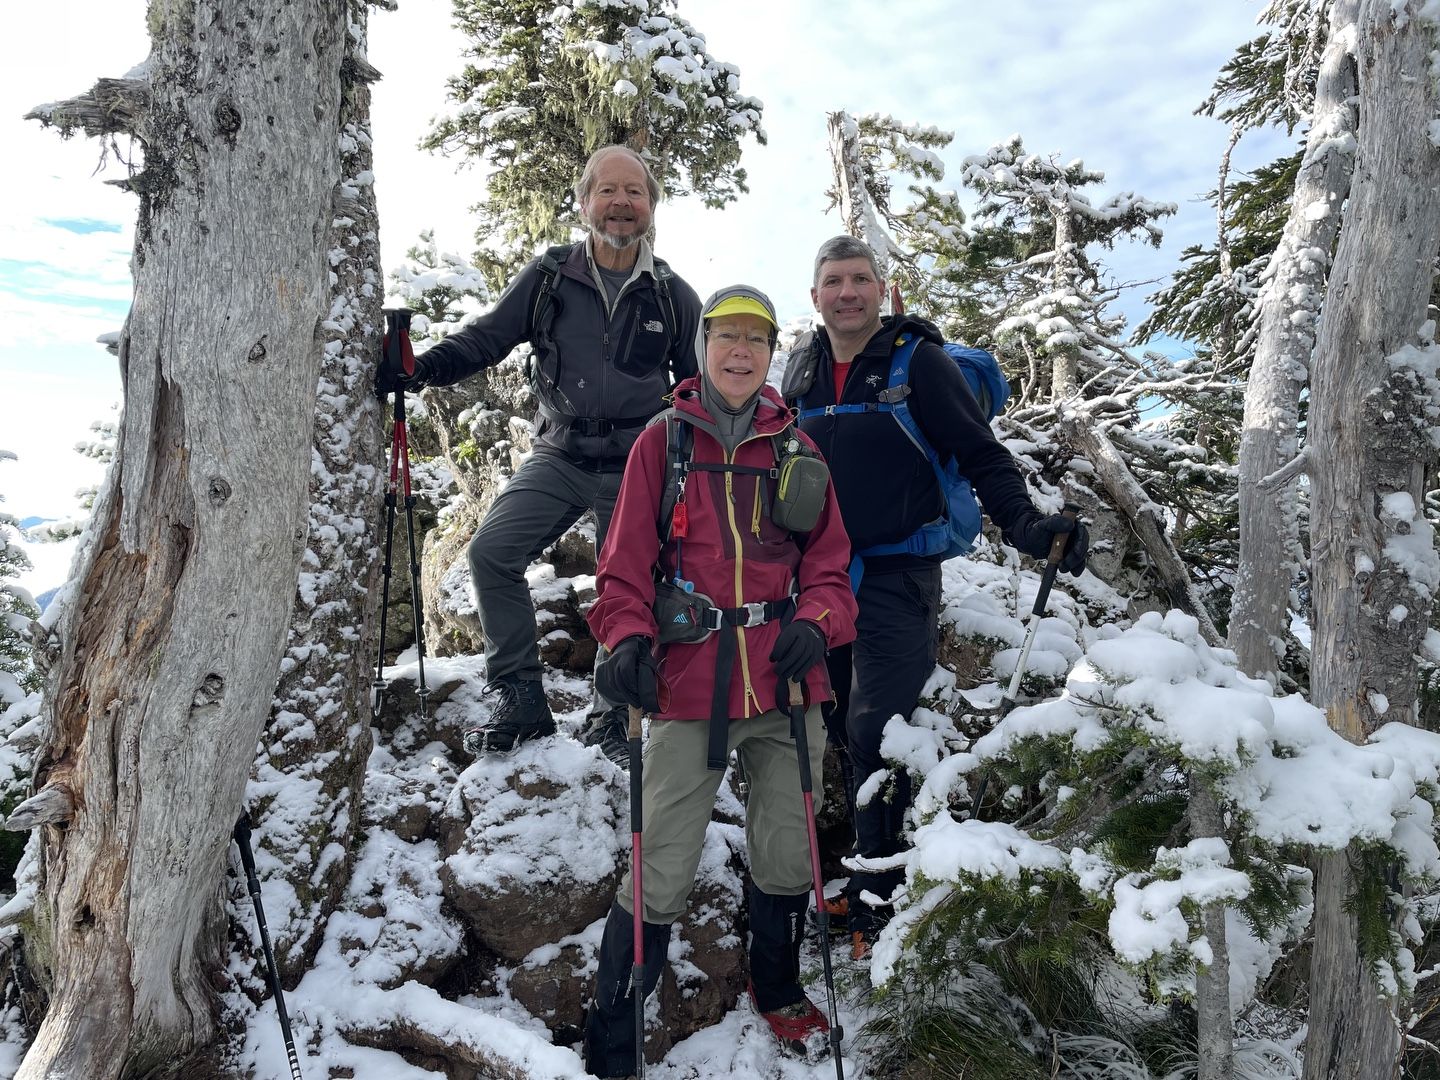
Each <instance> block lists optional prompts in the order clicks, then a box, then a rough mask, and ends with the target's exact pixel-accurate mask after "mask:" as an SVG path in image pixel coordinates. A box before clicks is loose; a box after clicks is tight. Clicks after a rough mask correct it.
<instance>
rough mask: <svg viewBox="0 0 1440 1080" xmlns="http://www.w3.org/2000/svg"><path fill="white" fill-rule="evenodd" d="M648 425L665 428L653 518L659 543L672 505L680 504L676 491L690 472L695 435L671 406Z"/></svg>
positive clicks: (667, 534)
mask: <svg viewBox="0 0 1440 1080" xmlns="http://www.w3.org/2000/svg"><path fill="white" fill-rule="evenodd" d="M650 424H651V425H653V424H664V425H665V486H664V487H663V488H661V489H660V506H659V512H658V514H657V515H656V518H655V525H656V528H657V529H658V530H659V532H660V542H661V543H662V544H663V543H664V542H665V541H666V540H668V539H669V538H670V522H671V520H672V519H673V518H674V516H675V504H676V503H677V502H679V501H680V488H681V485H682V484H683V483H684V479H685V476H686V474H687V473H688V472H689V471H690V455H691V453H692V452H693V448H694V444H695V435H694V432H692V431H691V430H690V425H689V424H688V423H685V422H684V421H683V420H682V419H681V417H680V413H679V412H677V411H676V409H675V407H674V406H673V405H672V406H671V407H670V408H668V409H665V410H663V411H661V412H659V413H656V415H655V418H654V419H653V420H651V421H650ZM647 426H650V425H647Z"/></svg>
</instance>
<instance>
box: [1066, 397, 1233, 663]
mask: <svg viewBox="0 0 1440 1080" xmlns="http://www.w3.org/2000/svg"><path fill="white" fill-rule="evenodd" d="M1057 410H1058V411H1059V414H1060V424H1059V426H1060V431H1061V432H1062V433H1063V435H1064V436H1065V438H1066V439H1067V440H1068V441H1069V442H1070V443H1072V444H1073V445H1075V446H1077V447H1079V449H1080V450H1081V452H1082V453H1084V455H1085V457H1086V458H1087V459H1089V461H1090V464H1091V465H1092V466H1094V468H1095V476H1096V478H1097V479H1098V480H1099V481H1100V483H1101V484H1102V485H1104V488H1105V490H1106V492H1107V493H1108V494H1109V496H1110V498H1111V500H1112V501H1113V503H1114V505H1115V506H1116V507H1117V508H1118V509H1119V510H1120V511H1121V512H1122V513H1123V514H1124V515H1125V517H1126V518H1128V519H1129V521H1130V524H1131V526H1132V527H1133V528H1134V530H1135V535H1136V536H1138V537H1139V538H1140V542H1141V543H1142V544H1144V545H1145V551H1146V554H1148V555H1149V556H1150V561H1151V563H1152V565H1153V566H1154V568H1155V573H1156V575H1157V576H1158V577H1159V578H1160V584H1161V586H1162V587H1163V588H1164V589H1165V591H1166V593H1167V594H1169V597H1170V603H1171V604H1172V605H1173V606H1175V607H1177V608H1179V609H1180V610H1181V611H1184V612H1185V613H1186V614H1188V615H1191V616H1193V617H1194V618H1195V619H1196V620H1197V621H1198V622H1199V624H1200V632H1201V633H1202V634H1203V635H1204V637H1205V640H1206V641H1208V642H1210V643H1211V644H1217V643H1218V642H1219V641H1220V634H1219V631H1217V630H1216V629H1215V624H1214V623H1213V622H1211V620H1210V616H1209V615H1208V614H1207V613H1206V611H1205V605H1204V604H1203V603H1201V601H1200V596H1199V593H1198V592H1197V591H1196V589H1195V583H1194V582H1193V581H1191V580H1190V574H1189V572H1188V571H1187V570H1186V569H1185V563H1184V562H1183V561H1181V558H1180V554H1179V552H1177V551H1176V550H1175V545H1174V543H1173V542H1172V541H1171V539H1170V534H1169V531H1168V530H1167V528H1166V523H1165V512H1164V510H1163V509H1162V508H1161V507H1160V506H1158V505H1156V504H1155V503H1154V502H1153V501H1152V500H1151V498H1150V496H1148V495H1146V494H1145V489H1144V488H1142V487H1141V486H1140V482H1139V481H1138V480H1136V479H1135V476H1134V474H1133V473H1131V472H1130V470H1129V468H1127V467H1126V465H1125V461H1124V459H1123V458H1121V456H1120V453H1119V451H1117V450H1116V449H1115V446H1114V444H1113V443H1111V441H1110V439H1109V438H1108V437H1107V436H1106V435H1105V433H1104V432H1103V431H1101V430H1100V427H1099V425H1098V424H1096V423H1095V420H1094V418H1093V417H1090V416H1089V415H1087V414H1086V413H1085V412H1084V411H1082V410H1077V409H1074V408H1070V407H1067V406H1066V405H1065V403H1063V402H1060V403H1057Z"/></svg>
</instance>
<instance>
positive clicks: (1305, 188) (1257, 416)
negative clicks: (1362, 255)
mask: <svg viewBox="0 0 1440 1080" xmlns="http://www.w3.org/2000/svg"><path fill="white" fill-rule="evenodd" d="M1358 7H1359V0H1336V2H1335V4H1334V6H1333V7H1332V8H1331V10H1330V39H1329V42H1328V44H1327V46H1326V49H1325V53H1324V55H1323V57H1322V59H1321V64H1320V74H1319V78H1318V80H1317V82H1316V85H1315V107H1314V110H1313V111H1312V114H1311V115H1312V119H1311V123H1310V131H1309V134H1308V136H1307V137H1306V140H1305V155H1304V157H1303V158H1302V160H1301V163H1300V175H1299V177H1298V178H1297V179H1296V182H1295V194H1294V197H1293V199H1292V200H1291V204H1290V217H1289V220H1288V221H1287V222H1286V224H1285V232H1284V234H1283V235H1282V236H1281V238H1280V246H1279V248H1278V249H1277V250H1276V252H1275V255H1274V257H1273V259H1272V260H1271V262H1270V265H1269V267H1268V268H1267V269H1266V282H1265V288H1264V292H1263V294H1262V295H1261V299H1260V308H1259V313H1258V315H1257V317H1256V323H1255V331H1254V333H1255V339H1256V340H1255V359H1254V361H1253V362H1252V363H1251V366H1250V383H1249V386H1248V387H1247V389H1246V391H1245V419H1244V427H1243V430H1242V434H1241V437H1240V469H1239V472H1240V475H1239V495H1240V563H1239V566H1238V567H1237V569H1236V572H1235V590H1234V593H1233V595H1232V599H1231V604H1230V629H1229V635H1228V640H1227V641H1226V644H1227V645H1228V646H1229V647H1230V648H1232V649H1234V650H1235V655H1236V656H1237V657H1238V659H1239V661H1240V668H1241V670H1243V671H1244V672H1246V673H1247V674H1249V675H1254V676H1256V677H1257V678H1265V679H1269V680H1270V681H1271V682H1272V683H1274V684H1275V685H1277V686H1278V685H1279V681H1280V661H1281V660H1282V659H1283V658H1284V655H1285V631H1286V626H1287V623H1288V615H1289V610H1290V583H1291V580H1292V578H1293V576H1294V569H1295V567H1294V561H1293V559H1292V558H1291V556H1290V553H1291V552H1292V551H1294V549H1295V544H1296V536H1297V531H1296V524H1297V523H1296V513H1295V478H1294V476H1293V474H1288V473H1286V472H1282V471H1281V470H1282V468H1283V467H1284V466H1286V465H1288V464H1290V463H1291V462H1292V461H1294V460H1295V458H1296V454H1297V448H1298V445H1299V443H1298V427H1299V412H1300V391H1301V389H1302V388H1303V387H1304V385H1305V382H1306V379H1307V377H1308V372H1309V367H1310V353H1311V350H1312V349H1313V348H1314V347H1315V334H1316V330H1317V328H1318V324H1319V317H1320V304H1321V300H1322V298H1323V297H1324V295H1325V279H1326V273H1327V271H1328V270H1329V268H1330V253H1331V251H1332V249H1333V248H1334V246H1335V237H1336V235H1337V234H1338V233H1339V231H1340V208H1341V206H1343V205H1344V202H1345V197H1346V195H1347V193H1348V192H1349V190H1350V174H1351V170H1352V169H1353V168H1354V164H1355V134H1354V132H1355V104H1354V100H1353V99H1354V95H1355V78H1356V75H1355V57H1354V54H1353V51H1352V48H1353V41H1354V33H1355V16H1356V11H1357V9H1358ZM1277 540H1278V543H1277Z"/></svg>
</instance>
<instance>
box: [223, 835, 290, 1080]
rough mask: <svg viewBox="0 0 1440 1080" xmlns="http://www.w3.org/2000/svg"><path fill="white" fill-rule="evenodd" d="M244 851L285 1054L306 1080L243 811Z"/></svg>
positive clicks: (241, 841)
mask: <svg viewBox="0 0 1440 1080" xmlns="http://www.w3.org/2000/svg"><path fill="white" fill-rule="evenodd" d="M232 835H233V836H234V838H235V843H236V845H237V846H238V847H239V848H240V862H241V863H242V864H243V865H244V867H245V883H246V885H247V887H248V888H249V891H250V902H251V904H253V905H254V907H255V924H256V925H257V926H259V928H260V951H261V952H263V953H264V954H265V981H266V982H267V983H269V984H270V993H271V995H272V996H273V997H274V998H275V1013H276V1015H277V1016H279V1017H280V1033H281V1034H282V1035H283V1036H284V1037H285V1053H286V1054H287V1055H289V1057H290V1076H291V1078H292V1080H304V1078H303V1077H302V1076H301V1075H300V1058H299V1056H298V1055H297V1054H296V1053H295V1039H294V1036H292V1035H291V1034H290V1017H289V1015H288V1014H287V1013H286V1012H285V994H284V993H283V992H282V991H281V989H280V969H279V968H278V967H277V966H276V964H275V950H274V949H273V948H271V946H270V928H269V927H268V926H266V925H265V908H264V907H263V906H262V905H261V903H260V879H259V877H258V876H257V875H256V873H255V852H254V851H252V850H251V849H250V811H249V810H242V811H240V818H239V820H238V821H236V822H235V831H234V833H233V834H232Z"/></svg>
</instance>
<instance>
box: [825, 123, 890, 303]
mask: <svg viewBox="0 0 1440 1080" xmlns="http://www.w3.org/2000/svg"><path fill="white" fill-rule="evenodd" d="M826 130H827V131H828V132H829V141H830V167H831V169H833V170H834V173H835V186H834V187H833V188H832V189H831V190H830V197H831V199H832V200H834V205H835V206H837V207H838V208H839V210H840V220H841V221H842V222H844V224H845V231H846V232H847V233H849V234H850V235H851V236H854V237H858V238H859V239H861V240H864V241H865V242H866V243H867V244H869V245H870V250H871V251H873V252H874V253H875V262H876V264H877V266H878V267H879V270H880V275H881V276H882V277H883V278H885V279H886V280H887V281H888V280H889V279H890V248H891V246H892V242H891V240H890V237H889V236H888V234H886V232H885V229H884V227H883V226H882V225H881V224H880V219H879V217H878V216H877V215H876V213H875V203H874V200H873V199H872V198H871V196H870V190H869V188H868V187H867V186H866V182H865V168H864V165H863V163H862V161H861V157H860V129H859V127H858V126H857V125H856V123H855V119H854V117H852V116H851V115H850V114H849V113H846V112H833V113H830V114H829V116H828V118H827V122H826Z"/></svg>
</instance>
